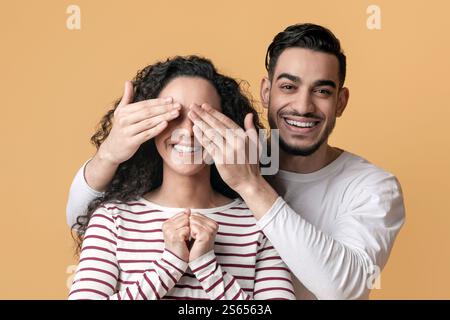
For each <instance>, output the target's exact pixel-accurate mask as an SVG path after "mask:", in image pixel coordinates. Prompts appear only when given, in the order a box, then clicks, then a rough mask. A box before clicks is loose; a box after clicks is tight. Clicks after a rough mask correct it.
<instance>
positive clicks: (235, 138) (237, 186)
mask: <svg viewBox="0 0 450 320" xmlns="http://www.w3.org/2000/svg"><path fill="white" fill-rule="evenodd" d="M190 109H191V110H190V111H189V113H188V116H189V118H190V119H191V120H192V122H193V123H194V128H193V131H194V135H195V137H196V139H197V140H198V141H199V142H200V144H201V145H202V146H203V147H204V149H205V150H206V151H207V152H208V154H209V155H210V156H211V157H212V158H213V160H214V164H215V165H216V168H217V170H218V171H219V174H220V176H221V177H222V179H223V180H224V181H225V183H226V184H227V185H228V186H229V187H230V188H232V189H233V190H234V191H236V192H237V193H238V194H239V195H240V196H241V197H242V199H243V200H244V201H245V203H246V204H247V206H248V207H249V208H250V210H251V211H252V212H253V214H254V215H255V218H256V219H260V218H261V217H262V216H263V215H264V214H265V213H266V212H267V211H268V210H269V209H270V207H271V206H272V205H273V203H274V202H275V200H276V199H277V198H278V194H277V193H276V191H275V190H274V189H273V188H272V187H271V186H270V185H269V183H268V182H267V181H266V180H265V179H264V178H263V177H262V176H261V172H260V170H259V155H260V149H261V148H260V145H259V140H258V133H257V132H256V129H255V126H254V125H253V115H252V114H251V113H249V114H247V115H246V117H245V120H244V127H245V131H244V130H243V129H242V128H241V127H239V125H237V124H236V123H235V122H233V120H231V119H230V118H228V117H227V116H225V115H224V114H223V113H221V112H219V111H217V110H215V109H214V108H212V107H211V106H209V105H208V104H203V105H202V106H201V107H200V106H197V105H191V106H190ZM251 150H253V157H252V153H251ZM255 150H257V151H255ZM242 157H244V159H242ZM230 159H234V162H232V163H230V161H229V160H230ZM242 160H243V161H242Z"/></svg>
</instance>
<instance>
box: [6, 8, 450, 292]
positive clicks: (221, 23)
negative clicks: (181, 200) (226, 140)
mask: <svg viewBox="0 0 450 320" xmlns="http://www.w3.org/2000/svg"><path fill="white" fill-rule="evenodd" d="M343 3H345V4H343ZM69 4H77V5H79V6H80V8H81V30H77V31H70V30H68V29H67V28H66V19H67V17H68V15H67V14H66V8H67V6H68V5H69ZM370 4H377V5H379V6H380V8H381V13H382V29H381V30H375V31H374V30H368V29H367V27H366V19H367V17H368V15H367V14H366V8H367V7H368V5H370ZM449 16H450V4H449V2H448V1H445V0H442V1H437V0H436V1H435V0H430V1H387V0H377V1H376V2H372V1H363V0H360V1H357V0H355V1H350V0H346V1H319V0H316V1H302V0H295V1H289V0H286V1H278V2H276V1H254V2H253V1H220V2H219V1H194V0H193V1H170V2H169V1H134V0H129V1H125V0H121V1H87V0H83V1H81V0H78V1H73V2H72V1H70V2H69V1H48V0H47V1H44V0H42V1H23V0H20V1H14V2H12V1H10V2H6V1H3V2H2V4H1V5H0V39H1V59H0V70H1V83H0V88H1V89H0V90H1V99H0V101H1V103H0V106H1V118H0V119H1V125H0V142H1V150H2V157H1V166H0V177H1V184H0V195H1V206H2V214H1V231H0V246H1V247H0V253H1V263H0V298H2V299H7V298H8V299H9V298H25V299H49V298H54V299H65V298H66V297H67V292H68V289H67V286H66V283H67V282H68V281H70V278H69V277H70V276H71V272H72V271H73V270H72V267H71V265H74V264H75V263H76V260H75V259H74V258H73V242H72V240H71V237H70V235H69V228H68V227H67V225H66V220H65V204H66V200H67V192H68V189H69V185H70V182H71V180H72V177H73V175H74V174H75V172H76V170H77V169H78V168H79V166H80V165H81V164H82V163H83V162H84V161H85V160H86V159H87V158H88V157H89V156H91V155H92V153H93V150H94V149H93V147H91V146H90V144H89V142H88V139H89V137H90V135H91V134H92V133H93V130H94V127H95V124H96V123H97V121H98V120H99V119H100V116H101V115H102V114H103V113H104V112H105V111H106V108H107V107H108V106H109V105H110V103H111V102H112V101H113V100H114V99H115V98H117V97H119V96H120V95H121V93H122V87H123V82H124V80H126V79H130V78H132V77H133V76H134V74H135V72H136V71H137V70H138V69H139V68H142V67H144V66H145V65H147V64H149V63H152V62H154V61H155V60H157V59H161V58H165V57H167V56H171V55H176V54H193V53H194V54H201V55H204V56H207V57H209V58H211V59H212V60H213V61H214V62H215V63H216V64H217V66H219V68H220V70H221V71H222V72H224V73H228V74H230V75H232V76H235V77H238V78H241V79H246V80H248V81H249V82H250V84H251V87H250V89H251V92H252V93H253V94H254V95H255V96H256V97H258V87H259V81H260V79H261V77H262V76H264V74H265V70H264V64H263V63H264V54H265V50H266V47H267V46H268V44H269V43H270V41H271V39H272V38H273V36H274V35H275V34H276V33H277V32H279V31H281V30H282V29H284V28H285V27H286V26H287V25H289V24H293V23H297V22H315V23H319V24H323V25H325V26H328V27H330V28H331V29H332V30H333V31H334V32H335V33H336V35H337V36H338V37H339V38H340V39H341V41H342V44H343V46H344V49H345V52H346V53H347V57H348V65H349V66H348V82H347V86H348V87H349V88H350V91H351V98H350V103H349V106H348V108H347V110H346V112H345V114H344V116H343V118H341V119H340V120H338V123H337V127H336V130H335V132H334V135H333V139H332V143H333V144H335V145H338V146H340V147H342V148H345V149H347V150H349V151H351V152H354V153H357V154H360V155H362V156H364V157H366V158H367V159H369V160H371V161H372V162H374V163H376V164H378V165H379V166H382V167H383V168H385V169H387V170H389V171H392V172H394V173H395V174H396V175H397V176H398V177H399V179H400V181H401V183H402V186H403V189H404V194H405V201H406V209H407V222H406V224H405V227H404V229H403V230H402V231H401V233H400V235H399V237H398V240H397V242H396V244H395V246H394V249H393V252H392V255H391V258H390V261H389V263H388V265H387V267H386V268H385V270H384V272H383V274H382V278H381V289H380V290H375V291H374V292H373V294H372V296H371V297H372V298H373V299H393V298H412V299H417V298H425V299H430V298H437V299H443V298H446V299H449V298H450V272H449V271H450V250H449V246H450V236H449V230H450V228H449V227H450V210H449V209H450V205H449V199H450V195H449V191H450V188H449V185H450V168H449V167H450V151H449V146H450V143H449V142H450V134H449V132H448V129H449V125H448V124H449V117H450V105H449V92H450V91H449V88H448V86H449V73H450V72H449V71H450V62H449V57H450V43H449V41H448V39H449V38H448V33H449V31H450V19H449Z"/></svg>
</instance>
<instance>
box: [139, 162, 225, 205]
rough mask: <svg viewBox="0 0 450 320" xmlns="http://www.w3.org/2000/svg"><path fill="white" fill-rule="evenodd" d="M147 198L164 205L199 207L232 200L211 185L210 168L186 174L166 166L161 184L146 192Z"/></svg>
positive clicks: (223, 203)
mask: <svg viewBox="0 0 450 320" xmlns="http://www.w3.org/2000/svg"><path fill="white" fill-rule="evenodd" d="M145 198H146V199H147V200H149V201H151V202H154V203H156V204H158V205H161V206H164V207H172V208H198V209H200V208H214V207H219V206H223V205H226V204H227V203H230V201H231V200H230V199H229V198H227V197H225V196H223V195H221V194H220V193H218V192H216V191H214V189H213V188H212V187H211V182H210V170H209V168H205V170H201V171H200V172H198V173H197V174H195V175H192V176H184V175H180V174H178V173H176V172H174V171H173V170H171V169H170V168H167V167H166V166H164V169H163V181H162V184H161V186H160V187H159V188H157V189H155V190H153V191H151V192H149V193H148V194H146V195H145Z"/></svg>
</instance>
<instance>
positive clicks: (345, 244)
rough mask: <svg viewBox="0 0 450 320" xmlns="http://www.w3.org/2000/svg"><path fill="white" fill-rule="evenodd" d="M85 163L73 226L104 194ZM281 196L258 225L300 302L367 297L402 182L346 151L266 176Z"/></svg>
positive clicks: (396, 220)
mask: <svg viewBox="0 0 450 320" xmlns="http://www.w3.org/2000/svg"><path fill="white" fill-rule="evenodd" d="M84 166H85V165H83V167H82V168H80V170H79V171H78V172H77V175H76V176H75V178H74V181H73V183H72V186H71V188H70V193H69V200H68V204H67V219H68V223H69V225H72V224H73V222H74V221H75V219H76V217H77V216H78V215H80V214H83V212H84V210H86V207H87V204H88V203H89V202H90V201H91V200H92V199H93V198H95V197H96V196H98V195H101V193H98V192H96V191H95V190H92V189H91V188H90V187H89V186H88V185H87V183H86V181H85V179H84V174H83V172H84ZM269 181H270V182H271V184H272V186H273V187H274V188H275V189H276V190H277V192H278V193H279V195H280V197H279V198H278V199H277V200H276V202H275V203H274V204H273V205H272V207H271V208H270V209H269V210H268V212H267V213H266V214H265V215H264V216H263V217H262V218H261V219H260V220H259V221H258V222H257V224H258V226H259V227H260V228H261V229H262V230H263V232H264V234H265V235H266V236H267V238H268V239H269V240H270V241H271V243H272V244H273V246H274V247H275V249H276V250H277V251H278V253H279V254H280V256H281V258H282V259H283V260H284V262H285V263H286V264H287V266H288V267H289V269H290V270H291V272H292V273H293V275H294V276H295V278H296V280H294V286H295V292H296V297H297V298H298V299H314V298H318V299H361V298H367V297H368V295H369V292H370V285H371V283H372V279H373V277H374V276H376V272H377V271H381V270H382V269H383V267H384V265H385V264H386V262H387V259H388V257H389V254H390V251H391V249H392V246H393V243H394V240H395V238H396V236H397V234H398V232H399V230H400V228H401V226H402V225H403V223H404V215H405V212H404V204H403V196H402V191H401V187H400V184H399V182H398V180H397V179H396V178H395V176H393V175H392V174H390V173H388V172H386V171H384V170H383V169H381V168H378V167H376V166H374V165H373V164H371V163H369V162H368V161H366V160H364V159H363V158H361V157H359V156H357V155H354V154H351V153H349V152H343V153H342V154H341V155H340V156H339V157H338V158H337V159H336V160H335V161H333V162H332V163H330V164H329V165H327V166H326V167H324V168H322V169H320V170H318V171H316V172H313V173H309V174H299V173H293V172H287V171H283V170H280V171H279V172H278V173H277V174H276V175H275V176H272V177H269Z"/></svg>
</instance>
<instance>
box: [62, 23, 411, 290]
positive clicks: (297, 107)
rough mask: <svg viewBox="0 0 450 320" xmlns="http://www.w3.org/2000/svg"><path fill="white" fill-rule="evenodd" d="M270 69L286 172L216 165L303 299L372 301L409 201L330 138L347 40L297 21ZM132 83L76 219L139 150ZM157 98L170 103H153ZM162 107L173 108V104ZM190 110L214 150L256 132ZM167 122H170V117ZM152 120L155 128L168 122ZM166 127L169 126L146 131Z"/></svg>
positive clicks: (269, 100) (83, 184)
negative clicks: (264, 174) (215, 135)
mask: <svg viewBox="0 0 450 320" xmlns="http://www.w3.org/2000/svg"><path fill="white" fill-rule="evenodd" d="M266 68H267V71H268V76H267V77H265V78H264V79H263V80H262V82H261V100H262V103H263V106H264V107H265V108H267V110H268V119H269V124H270V127H271V129H278V130H279V138H280V147H281V148H280V171H279V172H278V173H277V174H276V175H275V176H270V177H268V181H266V180H265V179H264V178H263V177H262V176H261V174H260V171H259V168H258V165H256V164H251V163H245V164H240V165H236V164H234V165H229V164H228V165H227V164H226V163H225V164H220V162H219V161H216V167H217V169H218V171H219V173H220V175H221V177H222V178H223V180H224V181H225V182H226V183H227V184H228V185H229V186H230V187H231V188H233V189H234V190H235V191H236V192H237V193H238V194H239V195H240V196H241V197H242V198H243V199H244V201H245V202H246V204H247V205H248V207H249V208H250V209H251V211H252V212H253V214H254V215H255V217H256V219H257V220H258V225H259V226H260V228H261V229H262V230H263V232H264V234H265V235H266V236H267V237H268V238H269V240H270V241H271V242H272V244H273V245H274V247H275V249H276V250H277V251H278V252H279V254H280V256H281V258H282V259H283V260H284V261H285V262H286V264H287V265H288V267H289V268H290V270H291V272H292V273H293V274H294V276H295V277H296V278H297V279H298V281H297V283H296V295H297V298H298V299H314V298H318V299H361V298H367V297H368V295H369V292H370V289H371V285H372V283H373V278H374V277H375V276H376V275H377V274H378V273H379V272H380V271H381V270H382V268H383V267H384V265H385V264H386V262H387V259H388V257H389V254H390V251H391V249H392V245H393V243H394V240H395V238H396V236H397V234H398V232H399V230H400V228H401V226H402V225H403V222H404V205H403V198H402V192H401V188H400V185H399V183H398V181H397V179H396V178H395V177H394V176H393V175H392V174H390V173H388V172H386V171H384V170H382V169H380V168H378V167H376V166H374V165H372V164H371V163H369V162H368V161H366V160H364V159H363V158H361V157H359V156H356V155H354V154H351V153H349V152H347V151H343V150H341V149H339V148H336V147H332V146H330V145H329V144H328V138H329V135H330V134H331V132H332V130H333V128H334V125H335V121H336V118H337V117H340V116H341V115H342V114H343V112H344V110H345V107H346V105H347V102H348V99H349V90H348V89H347V88H345V87H344V81H345V74H346V58H345V55H344V54H343V53H342V50H341V46H340V43H339V40H338V39H337V38H336V37H335V36H334V35H333V34H332V33H331V31H329V30H328V29H326V28H324V27H321V26H318V25H313V24H299V25H293V26H290V27H288V28H286V29H285V30H284V31H283V32H281V33H279V34H278V35H277V36H276V37H275V38H274V40H273V42H272V43H271V44H270V46H269V48H268V50H267V54H266ZM127 86H128V87H127V88H126V90H125V94H124V97H123V98H122V102H123V103H122V106H121V109H120V110H119V111H118V112H117V121H115V123H114V124H113V129H112V131H111V134H110V136H109V137H108V138H107V140H105V142H104V144H103V145H102V146H100V148H99V150H98V152H97V153H96V155H95V156H94V157H93V159H92V160H91V161H89V162H88V163H87V165H85V166H83V167H82V168H81V169H80V170H79V172H78V173H77V175H76V177H75V179H74V182H73V184H72V186H71V191H70V195H69V201H68V207H67V214H68V219H69V220H68V221H69V223H70V224H72V223H71V222H74V219H75V217H76V216H77V215H80V214H82V213H83V212H84V211H85V210H86V206H87V204H88V203H89V202H90V201H91V200H92V199H93V198H94V197H96V196H99V195H101V192H98V191H96V190H102V189H103V188H105V186H107V184H108V183H109V181H110V180H111V178H112V176H113V175H114V172H115V170H116V169H117V166H118V165H119V164H120V163H121V162H123V161H125V160H126V158H127V157H130V156H131V155H132V153H131V154H130V152H132V151H133V150H135V149H134V148H135V145H137V147H138V146H139V145H138V144H137V143H138V142H136V139H134V140H133V138H131V137H129V136H128V137H126V136H125V134H121V132H127V133H129V132H135V131H133V130H125V129H123V127H124V126H126V125H130V123H133V121H134V122H136V121H138V120H136V119H141V118H139V116H137V115H134V116H130V115H129V113H132V112H141V113H142V114H144V111H142V110H144V109H145V108H146V106H145V105H142V106H141V108H137V107H136V105H135V104H134V105H133V104H131V105H128V102H129V101H131V97H132V95H131V88H130V87H129V85H127ZM157 103H161V101H150V102H147V105H155V104H157ZM127 108H128V109H129V110H127V111H125V110H126V109H127ZM138 109H139V110H141V111H136V110H138ZM154 109H157V110H159V112H164V111H167V112H168V110H169V109H170V106H169V107H168V106H167V105H166V106H158V107H156V108H155V107H154ZM146 112H147V113H148V111H146ZM148 116H149V115H148V114H147V117H148ZM150 116H152V115H150ZM153 116H154V115H153ZM163 116H164V114H163ZM163 116H161V115H157V116H156V117H163ZM189 117H190V119H191V120H192V122H193V124H194V132H195V135H196V137H197V139H198V140H199V141H200V142H201V143H202V145H203V146H204V148H205V149H206V150H207V151H208V152H209V153H210V154H211V155H215V157H217V155H218V154H223V153H224V152H226V153H237V152H238V151H239V150H238V149H239V148H240V147H242V143H246V144H248V142H249V140H250V139H249V137H251V135H252V134H254V128H253V127H252V125H251V123H252V121H251V116H248V117H247V119H246V131H245V132H244V135H242V134H239V135H236V136H235V137H230V136H229V135H225V131H226V129H234V130H236V131H239V128H238V126H237V125H236V124H235V123H233V122H232V121H231V120H230V119H228V118H227V117H225V116H224V115H223V114H221V113H219V112H217V111H215V110H214V109H212V108H210V107H209V106H208V105H202V106H201V107H199V106H196V107H193V108H191V111H190V112H189ZM124 119H125V120H124ZM130 119H132V120H130ZM142 121H143V120H142ZM161 121H162V120H160V122H159V123H162V122H161ZM165 121H170V119H169V116H167V119H166V120H165ZM148 122H150V121H148ZM152 123H153V127H152V128H156V127H155V126H160V127H161V126H162V125H161V124H157V125H156V123H158V122H157V121H153V122H152ZM114 127H116V128H114ZM152 128H150V129H147V130H152ZM211 128H214V129H215V130H216V131H217V132H219V134H221V135H222V139H223V142H224V143H216V142H215V141H216V140H215V139H213V137H211V136H210V135H209V132H211V130H209V129H211ZM121 129H122V131H121ZM157 130H163V129H161V128H159V129H155V130H153V132H152V133H151V134H150V133H149V134H148V135H147V136H150V137H151V135H152V134H154V131H157ZM241 133H242V132H241ZM230 139H234V141H236V139H237V140H239V139H241V141H240V142H241V143H240V144H239V143H237V144H236V143H231V141H230ZM130 141H132V142H130ZM133 143H134V144H133ZM140 143H142V142H140ZM224 146H226V148H225V147H224ZM239 146H240V147H239ZM137 147H136V148H137ZM213 158H214V156H213ZM83 172H84V175H83ZM89 185H90V186H91V187H89Z"/></svg>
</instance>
